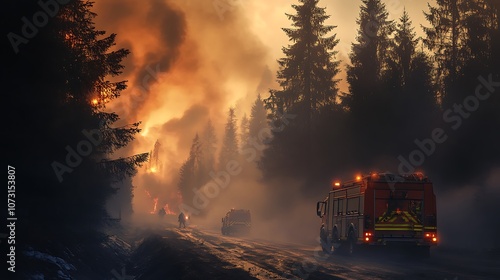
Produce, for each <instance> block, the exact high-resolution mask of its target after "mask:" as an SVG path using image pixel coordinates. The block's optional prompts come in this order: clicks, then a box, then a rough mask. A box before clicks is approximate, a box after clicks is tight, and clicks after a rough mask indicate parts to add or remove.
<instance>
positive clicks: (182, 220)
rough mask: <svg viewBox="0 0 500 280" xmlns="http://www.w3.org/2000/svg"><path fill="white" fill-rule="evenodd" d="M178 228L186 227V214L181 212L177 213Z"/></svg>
mask: <svg viewBox="0 0 500 280" xmlns="http://www.w3.org/2000/svg"><path fill="white" fill-rule="evenodd" d="M178 220H179V228H182V227H184V228H186V215H184V213H183V212H181V213H180V214H179V219H178Z"/></svg>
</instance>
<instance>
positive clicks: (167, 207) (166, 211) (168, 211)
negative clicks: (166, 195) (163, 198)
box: [163, 203, 175, 215]
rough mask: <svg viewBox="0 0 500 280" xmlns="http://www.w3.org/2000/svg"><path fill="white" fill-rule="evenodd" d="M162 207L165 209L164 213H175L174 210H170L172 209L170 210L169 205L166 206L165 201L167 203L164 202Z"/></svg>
mask: <svg viewBox="0 0 500 280" xmlns="http://www.w3.org/2000/svg"><path fill="white" fill-rule="evenodd" d="M163 209H164V210H165V213H166V214H167V215H175V212H174V211H172V210H170V207H169V206H168V203H167V204H165V206H163Z"/></svg>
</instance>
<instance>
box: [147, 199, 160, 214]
mask: <svg viewBox="0 0 500 280" xmlns="http://www.w3.org/2000/svg"><path fill="white" fill-rule="evenodd" d="M153 201H154V202H155V205H154V206H153V210H152V211H151V212H149V213H151V214H156V206H157V205H158V197H156V198H153Z"/></svg>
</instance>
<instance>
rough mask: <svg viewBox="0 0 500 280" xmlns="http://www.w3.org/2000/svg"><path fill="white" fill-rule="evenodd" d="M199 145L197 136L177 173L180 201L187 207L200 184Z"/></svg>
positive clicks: (200, 152)
mask: <svg viewBox="0 0 500 280" xmlns="http://www.w3.org/2000/svg"><path fill="white" fill-rule="evenodd" d="M201 149H202V148H201V143H200V139H199V137H198V134H196V136H195V137H194V138H193V143H192V144H191V149H190V151H189V157H188V159H187V160H186V161H185V162H184V163H183V164H182V166H181V168H180V172H179V183H178V185H177V186H178V188H179V191H180V193H181V196H182V200H183V201H184V203H186V204H187V205H190V204H191V203H192V201H193V196H194V191H193V190H197V189H199V188H200V187H201V186H202V185H203V183H202V180H203V179H202V178H201V177H202V176H201V175H202V174H201V173H200V172H201V168H200V167H201V165H202V151H201Z"/></svg>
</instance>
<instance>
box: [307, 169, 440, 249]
mask: <svg viewBox="0 0 500 280" xmlns="http://www.w3.org/2000/svg"><path fill="white" fill-rule="evenodd" d="M316 212H317V215H318V216H319V217H320V218H321V222H322V224H321V228H320V239H321V244H322V247H323V250H324V251H325V252H328V253H332V252H336V253H337V252H343V253H347V254H353V253H354V252H355V251H356V248H358V246H359V245H397V246H402V245H410V246H411V247H413V248H415V249H416V250H419V251H420V253H421V254H424V255H426V256H428V255H429V250H430V246H435V245H437V240H438V239H437V238H438V237H437V223H436V197H435V195H434V191H433V186H432V182H431V181H430V180H429V179H428V178H427V177H425V176H424V175H423V174H421V173H415V174H407V175H395V174H390V173H373V174H370V175H366V176H357V177H356V179H355V180H352V181H348V182H343V183H340V182H335V183H334V187H333V189H332V190H331V191H330V192H329V193H328V196H327V197H326V198H325V200H324V201H320V202H318V203H317V206H316Z"/></svg>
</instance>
